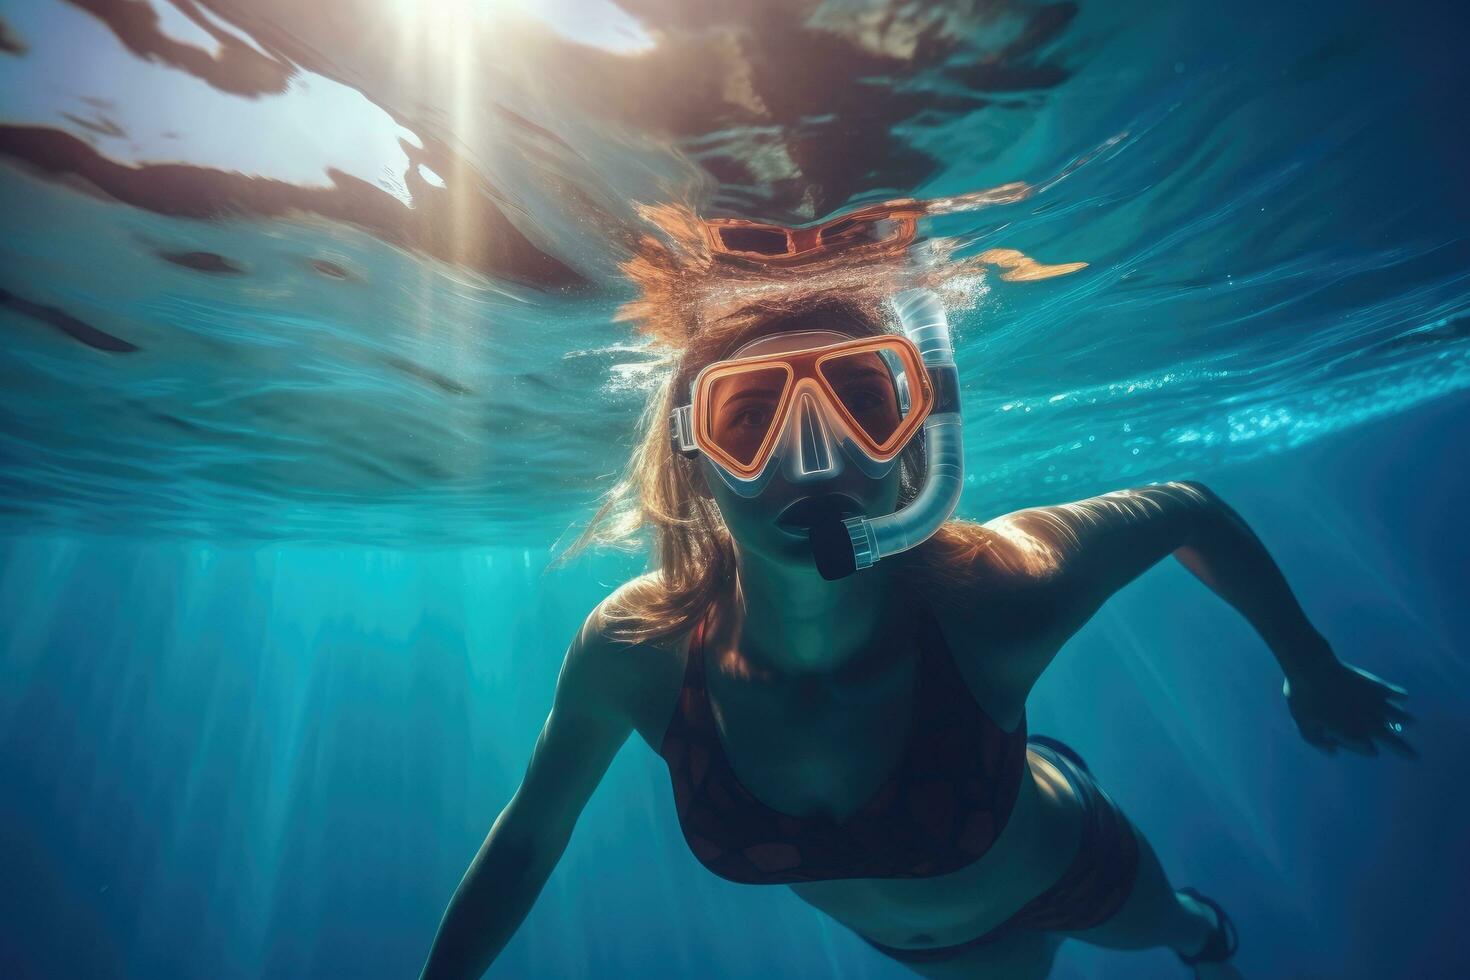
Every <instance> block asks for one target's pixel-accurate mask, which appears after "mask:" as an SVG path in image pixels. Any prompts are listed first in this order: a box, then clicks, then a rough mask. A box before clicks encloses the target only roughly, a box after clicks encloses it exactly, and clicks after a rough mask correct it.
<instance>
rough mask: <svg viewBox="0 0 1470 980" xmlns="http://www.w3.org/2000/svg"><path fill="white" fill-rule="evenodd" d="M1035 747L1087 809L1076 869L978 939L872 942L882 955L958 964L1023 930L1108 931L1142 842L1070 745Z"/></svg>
mask: <svg viewBox="0 0 1470 980" xmlns="http://www.w3.org/2000/svg"><path fill="white" fill-rule="evenodd" d="M1029 745H1030V747H1031V748H1032V750H1033V751H1035V752H1036V753H1037V754H1038V755H1040V756H1041V757H1042V758H1044V759H1046V760H1047V761H1048V762H1050V763H1051V764H1052V765H1054V766H1056V767H1057V769H1058V770H1059V771H1060V772H1061V773H1062V775H1064V776H1065V777H1066V779H1067V782H1069V783H1070V784H1071V785H1072V791H1073V792H1074V793H1075V794H1076V795H1077V799H1078V800H1080V801H1081V803H1082V809H1083V820H1082V828H1083V829H1082V845H1081V846H1080V847H1079V848H1078V849H1077V856H1076V857H1075V858H1074V859H1073V860H1072V864H1071V866H1070V867H1068V868H1067V870H1066V871H1064V872H1063V873H1062V876H1061V877H1060V878H1058V879H1057V881H1056V883H1055V884H1053V885H1052V886H1051V887H1050V888H1048V889H1047V890H1046V891H1044V892H1042V893H1041V894H1040V895H1037V896H1036V897H1035V898H1033V899H1032V900H1031V901H1029V902H1027V903H1026V904H1025V905H1024V906H1022V907H1021V909H1020V910H1019V911H1017V912H1016V914H1015V915H1013V916H1011V917H1010V918H1009V919H1007V920H1006V921H1004V922H1002V923H1001V924H1000V925H998V926H996V927H995V928H994V929H991V930H990V931H989V932H986V933H984V934H982V935H980V936H977V937H975V938H974V939H971V940H968V941H966V942H963V943H958V944H956V945H953V946H929V947H922V948H918V949H902V948H899V947H895V946H884V945H882V944H881V943H875V942H873V941H872V940H871V939H867V937H864V939H867V942H868V943H869V944H870V945H871V946H873V947H874V948H875V949H877V950H878V951H880V952H882V953H885V954H887V955H888V956H891V957H893V958H894V959H896V960H901V961H903V962H905V963H936V962H940V961H942V960H949V959H954V958H955V957H957V956H960V955H961V954H963V953H965V952H966V951H968V950H971V949H974V948H976V947H979V946H985V945H988V944H990V943H993V942H996V941H998V940H1001V939H1004V938H1005V937H1006V936H1009V935H1011V934H1012V933H1014V932H1016V931H1018V930H1026V931H1032V932H1076V931H1080V930H1082V929H1092V928H1094V927H1096V926H1100V925H1102V924H1103V923H1104V922H1106V921H1107V920H1108V919H1109V918H1111V917H1112V916H1113V914H1114V913H1115V912H1117V911H1118V909H1120V908H1122V907H1123V903H1124V902H1126V901H1127V900H1128V895H1129V893H1130V892H1132V890H1133V880H1134V878H1136V877H1137V874H1138V838H1137V837H1136V836H1135V835H1134V832H1133V825H1132V824H1131V823H1129V821H1128V818H1127V817H1126V816H1124V815H1123V811H1122V810H1120V809H1118V805H1117V804H1116V803H1114V802H1113V801H1112V799H1111V798H1110V797H1109V796H1108V795H1107V794H1106V793H1104V792H1103V790H1102V788H1101V787H1100V786H1098V785H1097V783H1096V782H1094V781H1093V779H1092V774H1091V773H1090V772H1089V771H1088V769H1087V765H1086V763H1084V762H1083V761H1082V759H1081V758H1080V757H1079V756H1078V755H1077V754H1076V753H1075V752H1073V751H1072V750H1071V749H1070V748H1068V747H1067V746H1066V745H1064V744H1062V743H1061V742H1058V741H1057V740H1055V739H1050V738H1046V737H1044V736H1039V735H1038V736H1033V737H1032V738H1031V739H1030V740H1029Z"/></svg>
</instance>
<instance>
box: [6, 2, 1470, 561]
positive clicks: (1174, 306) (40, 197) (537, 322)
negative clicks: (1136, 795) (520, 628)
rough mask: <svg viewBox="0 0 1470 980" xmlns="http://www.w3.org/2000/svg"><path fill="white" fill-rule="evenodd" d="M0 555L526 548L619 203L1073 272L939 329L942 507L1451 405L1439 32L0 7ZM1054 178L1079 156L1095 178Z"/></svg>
mask: <svg viewBox="0 0 1470 980" xmlns="http://www.w3.org/2000/svg"><path fill="white" fill-rule="evenodd" d="M0 18H3V24H4V34H3V40H0V121H3V126H0V214H3V215H4V219H3V225H0V290H3V296H4V303H3V308H0V327H3V331H4V337H5V343H4V345H3V349H0V378H3V379H4V381H3V384H0V421H3V424H0V461H3V467H0V488H3V494H4V496H3V503H0V513H3V515H4V516H3V518H0V520H3V524H0V528H3V529H4V530H7V531H10V532H15V531H18V530H21V529H26V530H29V529H35V528H38V527H43V528H44V527H64V528H79V529H85V530H88V531H127V532H136V531H148V532H178V533H181V534H204V535H209V536H217V537H224V538H244V539H252V538H283V539H309V540H331V541H366V542H375V543H388V544H416V543H429V542H460V543H463V542H476V541H497V542H503V541H515V542H527V543H529V542H540V543H542V544H544V543H547V542H549V541H550V540H551V539H553V538H555V537H556V536H557V535H558V534H559V533H560V532H561V531H562V530H564V529H565V527H566V526H567V525H568V524H570V523H573V522H575V521H577V520H579V519H581V518H583V517H585V516H586V514H587V513H588V510H589V508H590V506H591V505H592V503H593V501H594V500H595V498H596V496H597V495H598V494H599V493H600V492H602V491H603V490H604V489H606V487H607V485H608V482H609V480H610V478H611V475H612V474H613V473H615V472H616V471H617V470H618V468H619V467H620V466H621V464H622V462H623V460H624V459H625V458H626V455H627V450H628V446H629V444H630V442H631V439H632V426H633V423H634V421H635V418H636V416H637V413H638V411H639V409H640V407H641V405H642V402H643V399H644V398H645V396H646V393H647V390H648V388H649V385H650V384H651V383H652V380H653V375H652V374H651V373H650V372H649V371H648V370H647V367H648V365H649V363H650V362H651V360H652V354H651V353H650V352H649V351H647V350H646V349H645V346H644V342H643V341H642V340H640V339H639V338H638V337H637V336H636V335H635V334H634V332H633V331H632V329H631V328H630V327H629V326H628V325H627V324H624V323H616V322H614V321H613V313H614V310H615V309H616V307H617V305H618V304H619V303H620V302H622V301H625V300H627V299H628V298H629V297H630V295H631V293H630V289H629V287H628V285H627V284H626V283H625V282H624V280H623V279H622V277H621V276H620V275H619V272H618V269H617V263H618V262H619V261H620V260H621V259H622V258H624V257H625V256H626V253H625V251H624V250H623V245H622V242H625V241H626V240H627V236H628V235H630V234H637V233H638V232H639V231H640V230H641V229H640V227H639V224H638V219H637V218H636V216H635V211H634V205H635V204H639V203H660V202H674V203H679V204H682V205H686V206H688V207H691V208H693V209H695V210H696V211H698V212H699V213H701V214H704V215H707V216H713V215H740V216H744V217H752V218H765V219H776V220H783V221H793V222H794V221H804V220H811V219H815V218H819V217H824V216H826V215H828V214H831V213H834V212H836V211H839V210H841V209H842V208H844V207H847V206H850V205H854V204H860V203H867V202H872V201H877V200H883V199H886V198H892V197H895V196H901V195H913V196H919V197H937V196H944V195H951V194H958V193H963V192H966V191H972V190H976V189H978V188H983V187H988V186H993V185H996V184H1000V183H1005V182H1008V181H1016V180H1021V181H1028V182H1031V183H1034V184H1045V183H1046V182H1047V181H1048V180H1050V179H1051V178H1052V177H1054V176H1055V175H1057V174H1059V173H1063V172H1064V171H1066V170H1067V168H1068V166H1069V165H1072V164H1075V163H1076V162H1077V161H1079V160H1085V162H1083V163H1082V164H1081V165H1080V166H1078V167H1076V169H1074V170H1072V171H1071V172H1070V173H1068V174H1067V176H1066V177H1065V179H1063V180H1060V181H1057V182H1055V183H1051V184H1050V185H1049V186H1046V187H1045V189H1044V190H1042V191H1041V192H1040V193H1038V194H1037V195H1036V196H1034V197H1032V198H1030V199H1028V200H1025V201H1023V202H1020V203H1017V204H1012V205H1005V206H998V207H994V208H990V209H987V210H983V211H978V212H973V213H962V214H952V215H946V216H943V217H936V218H932V219H928V220H926V221H925V222H924V223H923V225H922V232H923V234H925V235H927V236H933V237H948V238H955V239H959V240H960V241H962V242H963V243H964V244H963V248H962V249H961V251H960V253H959V254H960V255H962V256H963V255H972V254H976V253H978V252H981V251H983V250H985V249H989V248H1016V249H1020V250H1022V251H1024V252H1025V253H1027V254H1028V255H1032V256H1034V257H1036V258H1037V259H1038V260H1040V261H1043V262H1072V261H1081V262H1086V263H1088V265H1087V268H1085V269H1084V270H1082V271H1081V272H1078V273H1075V274H1072V275H1070V276H1066V277H1062V278H1057V279H1052V280H1047V281H1042V282H1017V283H1012V282H1004V281H1000V280H994V281H988V282H986V283H985V284H983V286H982V288H981V300H980V302H979V304H978V305H977V306H976V307H975V308H974V309H972V310H967V311H964V312H962V313H960V314H959V315H958V324H957V330H958V336H959V341H960V349H961V367H962V371H963V376H964V388H965V390H964V399H965V411H966V412H967V415H968V418H969V420H970V422H971V424H970V426H969V432H970V433H971V434H972V435H971V438H970V442H969V447H968V452H969V466H970V474H971V475H970V482H971V485H970V487H969V488H968V491H967V495H966V498H965V500H964V503H963V504H962V512H965V513H968V514H970V515H973V516H984V515H988V514H993V513H995V512H998V511H1000V510H1002V509H1005V508H1009V507H1012V506H1015V505H1018V504H1022V503H1037V502H1043V501H1050V500H1057V499H1062V498H1065V497H1070V496H1080V495H1082V494H1085V493H1091V492H1095V491H1099V490H1103V489H1111V488H1113V487H1116V486H1120V485H1125V484H1129V483H1136V482H1139V481H1144V480H1148V479H1155V478H1181V477H1186V476H1190V475H1193V474H1195V473H1198V472H1201V471H1204V470H1208V469H1211V468H1214V467H1217V466H1219V465H1220V464H1222V463H1229V462H1234V461H1239V460H1244V459H1248V458H1252V457H1258V456H1262V455H1265V454H1273V453H1281V452H1285V451H1288V450H1291V449H1293V448H1294V447H1297V446H1300V445H1302V444H1303V443H1305V442H1308V441H1310V440H1313V439H1316V438H1318V437H1320V436H1322V435H1324V434H1327V433H1331V432H1335V431H1339V430H1343V429H1347V428H1351V427H1353V426H1356V425H1358V424H1360V423H1362V422H1364V421H1366V420H1369V419H1373V418H1377V417H1381V416H1385V415H1391V414H1393V413H1397V412H1401V411H1403V410H1404V409H1406V408H1408V407H1410V406H1413V405H1416V404H1418V403H1420V402H1424V401H1426V400H1429V399H1433V398H1436V397H1440V396H1442V395H1445V394H1446V393H1450V392H1455V391H1460V390H1463V389H1464V388H1465V387H1466V386H1467V384H1470V317H1467V310H1470V278H1467V274H1470V242H1467V228H1470V223H1467V218H1470V207H1467V203H1470V200H1467V193H1466V190H1465V183H1464V181H1463V170H1462V168H1463V161H1464V153H1463V151H1464V149H1465V136H1464V124H1463V119H1464V118H1465V117H1466V114H1465V110H1466V109H1467V105H1466V92H1467V90H1470V89H1467V86H1466V84H1465V82H1466V74H1467V71H1466V69H1465V66H1464V60H1463V58H1462V56H1461V54H1460V52H1461V50H1462V46H1461V45H1459V44H1457V43H1456V42H1455V41H1454V40H1453V39H1454V38H1456V37H1457V36H1463V35H1457V33H1456V28H1457V27H1458V26H1459V25H1458V20H1457V13H1456V12H1455V10H1454V9H1453V8H1452V7H1451V6H1449V5H1446V6H1444V7H1436V6H1434V5H1430V4H1408V5H1398V6H1395V7H1394V8H1393V9H1392V10H1385V9H1382V8H1381V7H1380V6H1379V5H1375V4H1367V3H1356V4H1348V5H1345V6H1338V7H1335V8H1334V12H1333V14H1332V16H1330V17H1323V16H1318V15H1317V14H1316V13H1315V12H1314V8H1312V7H1311V6H1310V5H1305V4H1299V5H1280V4H1275V3H1269V4H1268V3H1263V2H1262V3H1254V2H1247V3H1237V4H1233V5H1229V6H1226V5H1213V4H1210V5H1207V4H1175V3H1163V2H1158V3H1144V2H1135V3H1082V4H1070V3H1037V4H1030V3H1020V2H999V0H997V2H989V3H968V4H958V5H954V6H951V7H928V6H921V5H890V4H884V3H876V2H875V3H857V2H852V3H824V4H820V5H819V4H813V3H801V4H766V3H755V4H752V3H741V4H715V3H691V2H683V0H681V2H672V0H670V2H666V3H661V2H654V0H625V2H623V3H622V4H621V5H620V6H613V5H611V4H609V3H601V4H599V3H585V4H573V3H570V2H556V3H546V4H530V3H527V4H525V5H520V6H518V5H516V4H513V3H500V4H484V3H472V2H469V0H440V2H426V3H423V4H412V3H407V2H395V0H362V2H336V0H334V2H331V3H324V4H309V5H305V4H294V3H288V2H285V0H274V2H257V3H249V4H245V3H238V4H237V3H227V2H219V0H212V2H200V3H197V4H196V3H191V2H188V0H177V2H175V3H170V2H165V0H152V2H151V5H150V3H147V2H143V0H73V2H35V3H24V4H7V5H6V6H4V7H3V8H0ZM1099 148H1102V150H1101V152H1098V151H1099Z"/></svg>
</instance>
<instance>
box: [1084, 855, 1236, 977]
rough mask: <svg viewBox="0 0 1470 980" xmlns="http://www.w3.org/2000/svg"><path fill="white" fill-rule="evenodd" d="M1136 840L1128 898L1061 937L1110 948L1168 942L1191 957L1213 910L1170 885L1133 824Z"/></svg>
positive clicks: (1212, 918)
mask: <svg viewBox="0 0 1470 980" xmlns="http://www.w3.org/2000/svg"><path fill="white" fill-rule="evenodd" d="M1133 831H1134V836H1135V839H1136V840H1137V841H1138V877H1137V878H1136V879H1134V882H1133V890H1132V891H1131V892H1130V893H1129V895H1128V899H1127V901H1125V902H1124V903H1123V906H1122V907H1121V908H1119V909H1118V911H1117V912H1115V913H1114V914H1113V915H1112V916H1111V917H1110V918H1109V919H1108V921H1106V922H1104V923H1103V924H1102V925H1100V926H1097V927H1095V928H1092V929H1083V930H1079V931H1076V932H1065V933H1060V934H1059V935H1062V936H1065V937H1067V938H1070V939H1080V940H1082V941H1083V942H1085V943H1091V944H1092V945H1094V946H1105V947H1108V948H1110V949H1147V948H1150V947H1153V946H1167V947H1169V948H1170V949H1172V950H1174V951H1175V952H1179V953H1184V954H1185V955H1190V954H1193V953H1197V952H1199V950H1200V949H1202V948H1203V947H1204V944H1205V940H1207V939H1208V938H1209V936H1210V933H1212V932H1213V931H1214V929H1215V914H1214V912H1212V911H1211V910H1210V909H1208V908H1207V907H1205V906H1204V905H1202V904H1200V903H1199V902H1196V901H1195V900H1194V899H1192V898H1190V897H1188V896H1187V895H1180V894H1177V893H1176V892H1175V891H1174V887H1173V886H1172V885H1171V884H1169V878H1168V876H1167V875H1165V874H1164V869H1163V867H1162V866H1161V865H1160V864H1159V858H1158V855H1156V854H1155V853H1154V849H1153V847H1152V846H1150V844H1149V842H1148V839H1147V838H1145V837H1144V836H1143V835H1142V834H1141V833H1139V832H1138V828H1137V827H1134V828H1133Z"/></svg>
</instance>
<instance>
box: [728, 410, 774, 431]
mask: <svg viewBox="0 0 1470 980" xmlns="http://www.w3.org/2000/svg"><path fill="white" fill-rule="evenodd" d="M770 421H771V413H770V411H768V410H767V409H764V408H747V409H745V410H744V411H743V412H737V413H736V415H735V418H734V419H732V420H731V422H732V424H733V425H735V426H737V427H739V428H742V429H755V428H760V427H762V426H765V425H767V424H768V423H769V422H770Z"/></svg>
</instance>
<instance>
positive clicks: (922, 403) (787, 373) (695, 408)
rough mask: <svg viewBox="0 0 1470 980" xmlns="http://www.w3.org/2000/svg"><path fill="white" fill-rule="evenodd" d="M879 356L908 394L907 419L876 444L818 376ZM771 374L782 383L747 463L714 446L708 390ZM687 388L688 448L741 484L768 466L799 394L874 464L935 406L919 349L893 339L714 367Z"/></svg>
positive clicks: (903, 440)
mask: <svg viewBox="0 0 1470 980" xmlns="http://www.w3.org/2000/svg"><path fill="white" fill-rule="evenodd" d="M880 351H887V352H889V353H891V354H892V355H894V356H895V357H896V358H897V359H898V362H899V364H900V365H901V366H902V368H903V371H904V374H905V376H906V377H907V378H910V379H912V381H911V382H910V383H909V391H908V395H909V411H908V414H907V415H906V416H904V417H903V418H902V419H901V420H900V422H899V424H898V426H897V427H896V428H895V429H894V430H893V432H892V433H890V434H889V435H888V437H887V438H886V439H883V440H881V441H880V440H878V439H876V438H874V437H873V435H872V434H871V433H870V432H868V431H867V429H865V428H864V427H863V425H862V423H860V422H859V421H858V420H857V418H856V417H855V416H854V415H853V414H852V412H851V411H849V410H848V407H847V406H846V405H845V404H844V403H843V401H842V398H841V396H840V395H839V394H838V392H837V390H836V389H835V388H834V387H833V385H832V382H831V381H830V380H829V378H828V376H827V374H826V373H825V372H824V371H823V367H824V366H827V365H830V364H831V363H832V362H833V361H837V360H842V359H846V358H850V357H854V356H858V355H862V354H869V353H873V354H876V353H878V352H880ZM771 370H779V371H780V372H782V376H783V377H784V382H783V385H782V389H781V393H780V395H779V397H778V399H777V403H776V407H775V409H774V410H773V411H772V413H771V419H770V422H769V424H768V428H767V431H766V432H765V434H764V436H763V437H762V440H761V443H760V445H759V447H758V448H757V449H756V451H755V453H754V455H752V457H751V458H750V459H749V460H748V461H742V460H741V459H740V458H739V457H737V456H735V455H734V454H732V453H731V452H729V451H728V450H727V449H726V447H724V446H722V445H721V444H720V440H719V438H718V437H717V436H716V435H715V433H714V431H713V421H714V414H715V413H714V407H715V406H714V405H713V404H712V399H711V395H712V393H713V390H714V386H715V385H716V384H717V383H718V382H719V381H721V380H722V379H728V378H731V377H738V376H739V375H742V374H749V373H753V372H757V371H771ZM692 388H693V391H692V396H693V397H692V399H691V408H692V411H691V413H690V414H691V415H692V419H691V422H692V423H693V424H692V425H691V426H690V428H691V432H690V433H689V435H690V437H691V438H692V441H693V443H694V446H695V447H697V448H698V449H699V450H700V451H701V452H703V453H704V454H705V455H706V456H708V457H709V458H710V459H711V460H713V461H714V462H715V463H717V464H719V465H720V466H721V467H723V468H724V469H726V470H727V471H729V472H730V473H731V474H732V475H733V476H736V477H738V478H740V479H742V480H750V479H754V478H755V477H756V476H758V475H760V473H761V472H762V471H763V470H764V469H765V467H766V465H767V464H768V463H769V462H770V460H771V456H772V455H773V454H774V453H775V451H776V447H777V445H778V444H779V443H780V440H781V436H782V433H783V432H784V431H785V429H786V423H787V420H788V417H789V416H790V414H791V410H792V406H793V405H794V404H795V403H796V400H797V395H798V393H799V392H802V391H810V392H812V393H813V394H814V396H815V398H816V401H817V403H818V405H819V406H820V407H821V409H822V410H823V411H824V412H825V413H826V415H827V416H828V418H829V419H835V420H836V421H838V422H839V424H840V426H841V428H842V429H843V430H844V431H845V432H846V433H847V434H848V435H849V436H850V437H851V438H852V440H853V442H854V443H855V444H856V446H857V448H859V449H860V450H861V451H862V452H863V453H864V454H865V455H867V456H868V457H869V458H871V459H872V460H873V461H874V462H878V463H884V462H888V461H889V460H891V459H893V458H894V457H895V456H897V455H898V454H899V453H900V452H901V451H902V450H903V447H904V446H905V445H907V443H908V441H909V440H910V439H912V438H913V436H914V434H915V433H917V432H918V431H919V429H920V427H921V426H922V425H923V424H924V420H925V419H926V418H928V416H929V413H930V411H931V410H933V408H934V402H935V395H934V388H933V385H932V383H931V381H930V378H929V372H928V370H927V369H926V368H925V366H924V362H923V359H922V357H921V356H920V354H919V349H918V348H917V347H916V346H914V343H913V341H911V340H909V339H908V338H907V337H903V336H900V335H897V334H884V335H881V336H877V337H861V338H858V339H856V340H852V341H848V342H845V343H839V344H830V345H827V346H824V347H817V348H813V349H810V350H797V351H790V352H782V353H772V354H761V355H757V356H754V357H744V358H737V359H735V360H729V361H716V362H715V363H713V364H710V365H708V366H707V367H705V368H704V369H703V370H702V371H700V372H699V374H698V375H696V376H695V379H694V384H693V386H692Z"/></svg>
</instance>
